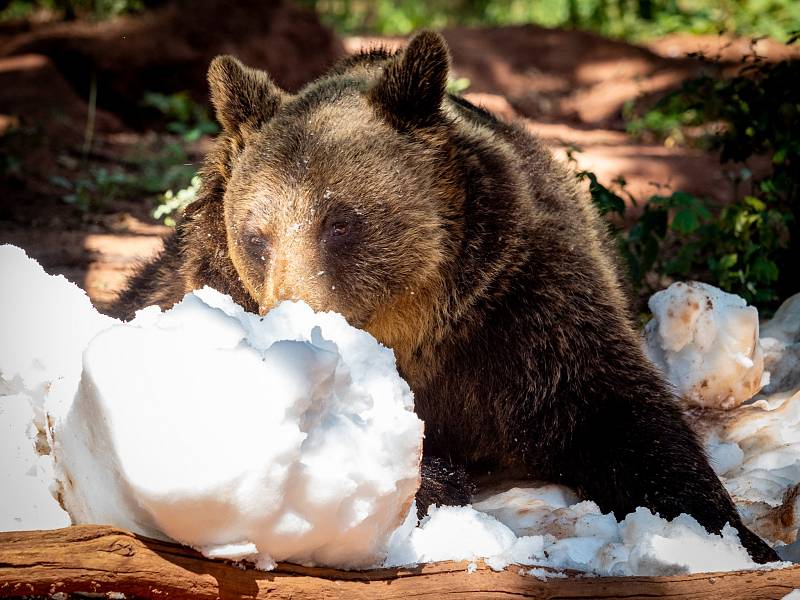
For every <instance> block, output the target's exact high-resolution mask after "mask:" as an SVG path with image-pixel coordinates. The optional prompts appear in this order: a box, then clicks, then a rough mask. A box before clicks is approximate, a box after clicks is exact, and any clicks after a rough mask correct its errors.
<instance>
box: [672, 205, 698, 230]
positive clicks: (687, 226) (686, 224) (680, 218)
mask: <svg viewBox="0 0 800 600" xmlns="http://www.w3.org/2000/svg"><path fill="white" fill-rule="evenodd" d="M670 227H671V228H672V230H673V231H677V232H678V233H682V234H684V235H686V234H689V233H692V232H693V231H696V230H697V228H698V227H700V219H698V218H697V214H696V213H695V212H694V211H693V210H690V209H684V210H679V211H677V212H676V213H675V216H674V217H673V219H672V223H670Z"/></svg>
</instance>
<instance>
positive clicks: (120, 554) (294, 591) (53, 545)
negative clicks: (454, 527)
mask: <svg viewBox="0 0 800 600" xmlns="http://www.w3.org/2000/svg"><path fill="white" fill-rule="evenodd" d="M467 565H468V563H467V562H460V563H454V562H447V563H435V564H430V565H425V566H422V567H419V568H416V569H380V570H372V571H339V570H335V569H324V568H309V567H301V566H298V565H292V564H285V563H280V564H279V565H278V567H277V568H276V569H275V570H274V571H270V572H264V571H257V570H255V569H250V568H247V569H242V568H240V567H239V566H236V565H233V564H230V563H228V562H225V561H212V560H207V559H205V558H203V557H202V556H201V555H200V554H198V553H197V552H195V551H193V550H191V549H189V548H185V547H182V546H178V545H175V544H170V543H166V542H161V541H157V540H150V539H145V538H141V537H138V536H135V535H132V534H130V533H128V532H126V531H123V530H120V529H115V528H113V527H106V526H93V525H82V526H76V527H69V528H66V529H57V530H52V531H28V532H5V533H0V597H8V596H15V595H16V596H18V595H23V594H24V595H34V594H52V593H56V592H67V593H69V592H93V593H110V592H116V593H124V594H125V595H126V597H128V598H131V597H136V598H154V599H155V598H157V599H163V598H200V599H203V598H208V599H211V598H222V599H234V598H250V599H261V598H277V599H289V598H292V599H294V600H302V599H304V598H313V599H328V598H342V599H347V600H350V599H359V598H381V599H382V598H403V599H407V598H409V597H412V596H413V597H415V598H542V599H545V598H546V599H556V598H558V599H565V600H566V599H571V598H597V599H611V598H625V599H626V600H633V599H645V598H653V597H654V596H663V597H666V598H680V599H682V600H688V599H696V600H713V599H719V600H735V599H738V598H741V599H747V600H761V599H771V600H772V599H775V600H777V599H779V598H783V596H785V595H786V594H788V593H789V592H791V591H792V590H793V589H795V588H800V565H798V566H794V567H790V568H786V569H778V570H772V571H738V572H731V573H703V574H697V575H682V576H676V577H603V578H600V577H579V576H573V577H569V578H566V579H555V578H554V579H548V580H547V581H540V580H538V579H536V578H535V577H531V576H529V575H523V574H521V571H522V570H521V568H520V567H509V568H507V569H505V570H503V571H500V572H494V571H492V570H491V569H488V568H487V567H485V566H479V567H478V569H477V571H475V572H474V573H468V572H467ZM522 572H524V571H522ZM111 597H113V595H112V596H111Z"/></svg>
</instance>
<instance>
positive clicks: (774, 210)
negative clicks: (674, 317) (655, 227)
mask: <svg viewBox="0 0 800 600" xmlns="http://www.w3.org/2000/svg"><path fill="white" fill-rule="evenodd" d="M798 81H800V61H782V62H778V63H767V62H764V61H763V60H761V59H759V58H758V57H757V56H755V55H754V56H753V57H751V58H750V59H749V60H747V61H746V63H745V64H744V66H743V67H742V69H741V71H740V72H739V74H738V75H737V76H735V77H732V78H728V79H717V78H712V77H710V76H704V77H699V78H696V79H692V80H689V81H687V82H685V83H684V85H683V86H682V87H681V89H680V90H677V91H675V92H674V93H672V94H670V95H668V96H666V97H665V98H663V99H662V100H661V101H659V102H658V103H657V104H656V105H655V106H653V107H652V108H650V109H649V110H647V111H644V112H641V113H640V114H638V115H636V114H635V107H632V108H629V110H628V114H629V116H631V115H633V116H632V117H631V120H630V121H629V124H628V127H629V131H632V132H634V133H637V134H639V135H644V134H649V135H652V136H655V137H656V138H659V139H663V140H667V141H671V142H673V143H688V144H694V145H700V146H703V147H709V148H713V149H717V150H719V151H720V156H721V159H722V161H724V162H746V161H750V160H755V161H757V162H758V160H761V161H762V162H764V161H765V159H766V161H768V163H767V168H766V169H764V168H763V165H762V167H761V168H759V171H764V173H763V174H761V175H760V176H758V177H753V174H752V172H751V171H750V170H749V169H747V168H741V169H740V170H739V173H740V175H739V177H738V181H737V184H738V188H739V192H740V194H741V195H743V196H744V197H743V198H742V199H739V200H733V201H731V202H729V203H727V204H726V205H724V206H723V207H720V208H719V209H718V211H717V212H716V215H717V216H716V217H715V218H713V219H702V218H698V219H697V221H696V222H695V221H692V223H691V224H692V225H696V227H693V228H692V229H691V231H683V232H680V233H681V234H682V235H683V237H682V238H679V239H678V238H676V239H674V240H670V239H666V238H663V242H664V243H665V244H666V245H667V246H670V245H671V246H679V249H678V251H677V255H676V257H674V258H673V259H672V261H671V262H666V263H664V265H663V266H662V267H663V271H662V272H664V273H666V274H677V275H681V276H683V275H685V274H687V273H690V272H691V271H692V269H693V268H695V267H696V266H697V263H698V261H699V260H700V258H699V257H701V256H702V257H704V258H703V259H702V260H704V261H705V264H706V266H707V268H708V272H709V273H710V275H711V276H712V277H713V278H714V280H715V282H716V283H717V284H718V285H719V286H720V287H722V288H724V289H727V290H731V291H735V292H736V293H739V294H741V295H742V296H744V297H745V298H747V299H748V300H751V301H754V302H756V303H762V304H763V303H769V302H770V301H771V300H773V299H775V298H776V296H777V290H778V289H779V288H782V289H783V291H784V293H791V292H792V291H796V289H795V288H796V283H795V284H793V283H792V280H791V278H792V277H793V276H794V274H795V273H796V269H797V265H796V264H793V261H796V259H797V256H798V248H800V231H799V230H798V221H800V87H798V85H797V82H798ZM692 128H694V129H695V131H694V132H692ZM698 128H699V129H701V130H702V135H699V136H698V135H696V130H697V129H698ZM656 206H657V205H656ZM673 223H674V221H673Z"/></svg>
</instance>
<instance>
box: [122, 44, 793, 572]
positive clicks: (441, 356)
mask: <svg viewBox="0 0 800 600" xmlns="http://www.w3.org/2000/svg"><path fill="white" fill-rule="evenodd" d="M448 68H449V54H448V50H447V47H446V45H445V43H444V40H443V39H442V38H441V37H440V36H439V35H438V34H435V33H431V32H423V33H420V34H419V35H417V36H416V37H414V38H413V39H412V40H411V41H410V43H409V45H408V47H407V48H406V49H405V50H404V51H401V52H398V53H396V54H391V53H388V52H385V51H381V50H376V51H371V52H368V53H363V54H360V55H357V56H354V57H351V58H348V59H346V60H344V61H343V62H341V63H339V64H338V65H337V66H335V67H334V68H333V69H332V70H331V71H330V72H329V73H327V74H326V75H325V76H323V77H321V78H320V79H318V80H316V81H314V82H312V83H310V84H308V85H307V86H306V87H305V88H303V89H302V90H301V91H300V92H299V93H297V94H296V95H291V94H288V93H286V92H284V91H282V90H280V89H279V88H278V87H276V86H275V85H274V84H273V83H272V81H271V80H270V78H269V76H268V75H267V74H266V73H264V72H262V71H257V70H254V69H250V68H247V67H245V66H243V65H242V64H241V63H240V62H238V61H237V60H236V59H234V58H232V57H229V56H221V57H218V58H216V59H215V60H214V61H213V63H212V64H211V68H210V70H209V82H210V85H211V98H212V101H213V104H214V107H215V108H216V113H217V118H218V120H219V121H220V123H221V124H222V127H223V131H222V133H221V134H220V135H219V137H218V138H217V141H216V145H215V147H214V149H213V151H212V152H211V153H210V155H209V156H208V159H207V161H206V163H205V165H204V167H203V170H202V180H203V185H202V189H201V191H200V193H199V195H198V198H197V200H195V201H194V202H193V203H192V204H191V205H189V207H188V208H187V210H186V212H185V215H184V217H183V219H182V221H181V222H180V223H179V224H178V226H177V229H176V231H175V233H174V234H173V235H172V236H171V237H170V238H169V239H167V241H166V243H165V248H164V251H163V252H162V253H161V255H160V256H159V257H158V258H157V259H155V260H154V261H153V262H151V263H150V264H148V265H145V266H144V267H143V268H142V269H141V270H140V272H139V273H138V274H137V275H136V276H135V277H134V278H133V279H132V281H131V282H130V284H129V287H128V289H127V291H125V292H124V293H123V294H122V295H121V297H120V298H119V301H118V303H117V305H116V311H115V312H116V313H117V314H119V315H121V316H130V315H131V314H132V312H133V311H134V310H135V309H137V308H140V307H142V306H145V305H148V304H159V305H161V306H162V307H169V306H171V305H172V304H174V303H175V302H177V301H179V300H180V299H181V298H182V297H183V295H184V294H185V293H187V292H189V291H191V290H193V289H196V288H198V287H202V286H204V285H209V286H212V287H214V288H216V289H218V290H220V291H221V292H224V293H227V294H230V295H231V296H232V297H233V298H234V300H236V301H237V302H238V303H240V304H241V305H242V306H244V307H245V308H246V309H247V310H250V311H261V312H262V313H264V312H265V311H268V310H269V309H270V308H271V307H273V306H274V305H275V304H276V303H278V302H280V301H281V300H286V299H302V300H305V301H306V302H307V303H308V304H310V305H311V306H312V307H313V308H314V309H316V310H321V311H325V310H334V311H336V312H339V313H341V314H343V315H344V316H345V317H346V318H347V320H348V321H349V322H350V323H351V324H352V325H354V326H356V327H360V328H363V329H365V330H367V331H369V332H370V333H371V334H372V335H374V336H375V337H376V338H377V339H378V340H379V341H381V342H382V343H383V344H385V345H386V346H389V347H391V348H392V349H393V350H394V352H395V355H396V357H397V365H398V368H399V370H400V372H401V374H402V375H403V377H404V378H405V379H406V380H407V381H408V383H409V385H410V386H411V389H412V390H413V392H414V394H415V398H416V410H417V412H418V413H419V415H420V417H421V418H422V419H424V421H425V430H426V437H425V456H426V458H425V461H424V467H425V468H424V469H423V480H424V481H423V486H422V489H421V491H420V494H419V495H418V500H419V503H420V505H421V507H423V508H424V507H425V506H426V505H427V504H428V503H430V502H442V501H448V502H450V501H453V500H456V501H459V500H460V501H464V500H466V499H468V493H467V492H468V489H469V481H478V480H484V481H485V480H494V479H496V478H499V477H505V476H508V477H512V476H513V477H516V478H519V477H524V478H535V479H539V480H549V481H554V482H559V483H563V484H565V485H568V486H572V487H573V488H575V489H576V490H577V491H578V493H579V494H580V495H581V496H582V497H583V498H587V499H591V500H594V501H595V502H597V504H598V505H599V506H600V508H601V509H603V510H604V511H613V512H614V513H615V514H616V515H617V517H622V516H623V515H625V514H627V513H629V512H631V511H632V510H634V508H636V507H637V506H645V507H648V508H650V509H652V510H653V511H655V512H657V513H659V514H660V515H661V516H663V517H666V518H673V517H675V516H677V515H678V514H680V513H683V512H686V513H690V514H691V515H693V516H694V517H696V518H697V520H698V521H699V522H700V523H701V524H702V525H704V526H705V527H706V528H707V529H708V530H709V531H712V532H719V531H720V529H721V528H722V527H723V525H725V523H726V522H728V523H731V524H732V525H733V526H734V527H735V528H736V529H737V530H738V531H739V535H740V536H741V539H742V541H743V543H744V545H745V546H746V547H747V549H748V550H749V551H750V553H751V555H752V556H753V558H755V559H756V560H758V561H761V562H766V561H771V560H777V556H776V554H775V552H774V551H773V550H772V549H771V548H770V547H769V546H768V545H767V544H765V543H764V542H763V541H762V540H761V539H760V538H758V537H757V536H756V535H755V534H753V533H752V532H751V531H749V530H748V529H747V528H746V527H745V526H744V525H743V524H742V521H741V519H740V518H739V515H738V514H737V512H736V508H735V507H734V504H733V502H732V501H731V499H730V497H729V496H728V494H727V492H726V491H725V489H724V488H723V486H722V485H721V483H720V481H719V479H718V478H717V477H716V475H715V474H714V471H713V470H712V468H711V467H710V466H709V462H708V460H707V458H706V456H705V454H704V451H703V448H702V446H701V445H700V443H699V442H698V439H697V437H696V435H695V434H694V433H693V432H692V430H691V429H690V428H689V426H688V425H687V422H686V420H685V418H684V416H683V414H682V412H681V410H680V408H679V405H678V403H677V402H676V398H675V395H674V393H673V391H672V390H671V389H670V388H669V386H668V385H667V383H665V381H664V380H663V379H662V377H661V375H660V374H659V372H658V371H657V370H656V369H655V368H654V367H653V366H652V365H651V364H650V363H649V362H648V360H647V359H646V358H645V356H644V354H643V351H642V347H641V343H640V339H639V335H638V334H637V331H636V329H635V328H634V326H633V324H632V321H631V319H630V318H629V313H628V309H627V306H628V304H627V300H626V296H625V294H624V293H623V290H622V286H621V283H620V273H619V270H618V269H617V267H616V262H617V261H616V256H615V254H614V252H613V250H612V247H611V245H610V243H609V241H608V240H607V239H606V228H605V226H604V224H603V222H602V221H601V219H600V218H599V216H598V214H597V212H596V210H595V209H594V208H593V206H592V204H591V202H590V199H589V198H588V197H587V194H586V193H585V192H583V191H581V190H580V189H579V187H578V186H577V184H576V182H575V179H574V177H573V175H572V174H571V173H569V172H568V171H567V170H566V169H565V168H564V167H563V166H561V165H560V164H559V163H557V162H556V161H555V160H554V159H553V158H552V157H551V155H550V153H549V152H548V151H547V150H546V149H545V148H543V147H542V145H541V143H540V142H539V141H538V140H537V139H535V138H534V137H532V136H531V135H530V134H528V133H527V132H526V131H524V130H523V129H522V128H521V127H518V126H515V125H510V124H506V123H502V122H499V121H498V120H497V119H495V118H494V117H493V116H492V115H491V114H489V113H488V112H486V111H483V110H481V109H479V108H476V107H474V106H473V105H471V104H470V103H468V102H466V101H465V100H463V99H460V98H457V97H454V96H451V95H448V94H447V92H446V85H447V76H448Z"/></svg>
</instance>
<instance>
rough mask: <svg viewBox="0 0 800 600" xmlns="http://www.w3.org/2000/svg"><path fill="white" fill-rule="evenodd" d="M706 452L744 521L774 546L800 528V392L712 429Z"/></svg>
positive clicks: (727, 416) (752, 407) (764, 402)
mask: <svg viewBox="0 0 800 600" xmlns="http://www.w3.org/2000/svg"><path fill="white" fill-rule="evenodd" d="M706 429H707V434H706V448H707V450H708V452H709V456H710V458H711V463H712V465H713V466H714V468H715V470H716V471H717V474H718V475H719V476H720V479H721V480H722V483H723V484H724V485H725V487H726V488H727V490H728V492H729V493H730V494H731V496H732V497H733V499H734V501H735V502H736V505H737V507H738V509H739V512H740V514H741V515H742V520H743V521H744V523H745V524H746V525H748V526H749V527H750V528H751V529H752V530H753V531H755V532H756V533H757V534H758V535H760V536H761V537H763V538H765V539H767V540H769V541H771V542H773V543H774V542H784V543H787V544H788V543H792V542H794V541H795V540H796V539H797V533H798V526H800V392H797V393H795V394H793V395H792V394H777V395H774V396H772V397H769V398H761V399H758V400H757V401H756V402H754V403H752V404H749V405H747V406H742V407H740V408H738V409H737V410H735V411H730V412H729V413H723V414H721V415H719V416H718V419H717V421H716V422H715V423H711V424H709V425H707V427H706Z"/></svg>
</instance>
